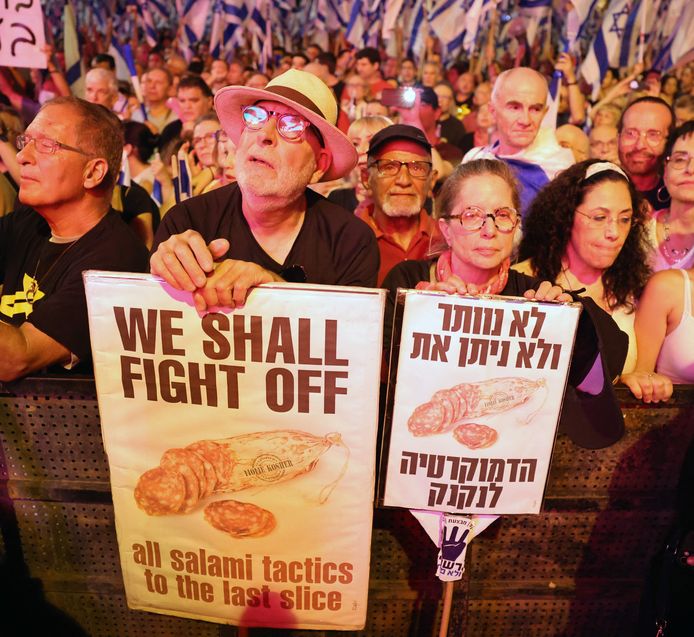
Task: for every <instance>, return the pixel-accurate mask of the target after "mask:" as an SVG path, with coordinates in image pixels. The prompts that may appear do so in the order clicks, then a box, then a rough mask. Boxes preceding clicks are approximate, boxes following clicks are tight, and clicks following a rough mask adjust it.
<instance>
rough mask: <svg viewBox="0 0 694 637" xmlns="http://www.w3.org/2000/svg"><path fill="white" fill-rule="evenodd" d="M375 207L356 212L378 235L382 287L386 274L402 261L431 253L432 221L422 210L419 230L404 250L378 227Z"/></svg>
mask: <svg viewBox="0 0 694 637" xmlns="http://www.w3.org/2000/svg"><path fill="white" fill-rule="evenodd" d="M373 213H374V206H373V204H370V205H368V206H360V207H359V208H357V210H356V211H355V214H356V216H357V217H359V218H360V219H361V220H362V221H364V222H366V223H367V224H368V226H369V227H370V228H371V229H372V230H373V231H374V234H375V235H376V242H377V243H378V251H379V253H380V254H381V267H380V268H379V269H378V285H381V282H382V281H383V279H385V277H386V274H388V272H390V270H391V268H393V267H394V266H396V265H397V264H398V263H400V262H401V261H408V260H411V259H424V258H426V256H427V252H428V251H429V237H430V236H431V228H432V220H431V217H430V216H429V215H428V214H427V212H426V210H424V209H422V210H421V211H420V213H419V229H418V230H417V234H416V235H415V236H414V237H413V238H412V240H411V241H410V245H409V246H408V247H407V249H406V250H403V249H402V247H401V246H400V245H398V244H397V243H396V242H395V241H393V239H392V238H391V237H390V236H389V235H387V234H385V233H384V232H383V230H381V228H380V227H379V226H378V224H377V223H376V220H375V219H374V217H373Z"/></svg>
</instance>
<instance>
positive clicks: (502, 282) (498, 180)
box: [383, 159, 571, 301]
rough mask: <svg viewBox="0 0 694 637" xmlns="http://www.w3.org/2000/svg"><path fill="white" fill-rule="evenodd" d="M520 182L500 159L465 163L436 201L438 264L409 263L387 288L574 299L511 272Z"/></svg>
mask: <svg viewBox="0 0 694 637" xmlns="http://www.w3.org/2000/svg"><path fill="white" fill-rule="evenodd" d="M519 206H520V199H519V194H518V187H517V182H516V179H515V177H514V176H513V174H512V173H511V171H510V169H509V168H508V166H506V164H504V163H503V162H501V161H497V160H491V159H478V160H474V161H470V162H467V163H464V164H460V165H459V166H458V168H456V170H455V171H454V172H453V174H452V175H451V176H450V177H449V178H448V179H447V180H446V181H445V182H444V184H443V186H442V188H441V191H440V193H439V195H438V197H437V199H436V219H437V220H438V227H439V230H440V232H441V235H442V236H443V239H444V240H445V243H446V248H445V249H444V251H443V252H442V254H441V255H440V256H439V257H438V258H436V259H434V260H433V261H429V260H426V261H404V262H403V263H400V264H398V265H397V266H395V267H394V268H393V269H392V270H391V271H390V272H389V274H388V275H387V276H386V278H385V280H384V282H383V287H385V288H387V289H389V290H392V291H395V290H396V289H397V288H398V287H404V288H407V287H410V288H413V287H417V288H419V289H428V290H441V291H444V292H449V293H460V294H505V295H523V294H526V293H527V294H526V295H527V296H528V297H529V298H537V299H539V300H556V299H559V300H563V301H570V300H571V297H570V296H569V295H568V294H563V290H562V289H561V288H560V287H558V286H556V285H553V284H552V283H549V282H548V281H544V282H543V283H542V284H540V285H539V287H538V289H537V292H533V291H532V287H533V286H534V285H536V284H537V283H538V282H537V281H534V280H533V279H531V278H530V277H528V276H525V275H522V274H519V273H518V272H514V271H512V270H510V265H511V253H512V251H513V242H514V236H515V235H516V233H517V232H518V231H519V227H520V213H519V212H518V208H519Z"/></svg>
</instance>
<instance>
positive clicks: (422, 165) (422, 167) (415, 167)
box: [368, 159, 432, 179]
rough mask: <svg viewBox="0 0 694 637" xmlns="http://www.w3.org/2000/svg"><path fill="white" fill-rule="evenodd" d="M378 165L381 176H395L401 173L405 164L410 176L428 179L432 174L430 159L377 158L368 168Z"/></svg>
mask: <svg viewBox="0 0 694 637" xmlns="http://www.w3.org/2000/svg"><path fill="white" fill-rule="evenodd" d="M373 166H375V167H376V170H377V171H378V176H379V177H395V176H396V175H398V174H400V170H401V169H402V167H403V166H405V167H406V168H407V172H408V173H409V175H410V177H413V178H414V179H426V178H427V177H428V176H429V175H430V174H431V168H432V163H431V162H430V161H422V160H414V161H397V160H396V159H376V160H374V161H372V162H370V163H369V164H368V168H372V167H373Z"/></svg>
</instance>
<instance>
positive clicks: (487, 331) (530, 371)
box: [383, 290, 580, 515]
mask: <svg viewBox="0 0 694 637" xmlns="http://www.w3.org/2000/svg"><path fill="white" fill-rule="evenodd" d="M399 297H400V298H402V297H404V299H405V301H404V310H402V329H401V334H400V338H399V340H396V341H395V342H397V343H399V358H398V364H397V376H396V381H395V390H394V402H393V407H392V413H391V416H392V418H391V428H390V443H389V447H388V454H387V472H386V477H385V488H384V497H383V503H384V504H385V505H387V506H400V507H407V508H410V509H423V510H430V511H442V512H447V513H457V514H461V513H466V514H495V515H500V514H505V513H517V514H520V513H537V512H539V510H540V505H541V503H542V494H543V492H544V486H545V482H546V479H547V472H548V470H549V462H550V458H551V453H552V446H553V443H554V437H555V433H556V428H557V423H558V420H559V414H560V409H561V403H562V397H563V395H564V389H565V386H566V379H567V373H568V366H569V362H570V359H571V351H572V346H573V342H574V335H575V331H576V327H577V324H578V316H579V312H580V306H578V304H568V305H567V304H553V303H538V302H534V301H527V300H524V299H514V298H508V297H460V296H451V295H446V294H442V293H437V292H419V291H413V290H410V291H402V292H399ZM401 308H402V305H400V304H399V305H398V308H397V311H400V310H401ZM398 322H399V321H398ZM396 339H397V336H396ZM391 378H392V376H391ZM391 391H392V386H391V387H390V388H389V393H390V392H391Z"/></svg>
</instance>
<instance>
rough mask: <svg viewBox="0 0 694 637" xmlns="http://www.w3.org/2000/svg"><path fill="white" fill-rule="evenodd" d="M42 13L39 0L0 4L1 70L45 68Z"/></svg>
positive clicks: (9, 1)
mask: <svg viewBox="0 0 694 637" xmlns="http://www.w3.org/2000/svg"><path fill="white" fill-rule="evenodd" d="M45 44H46V39H45V34H44V30H43V11H42V10H41V3H40V2H38V0H36V1H35V0H5V2H2V3H0V66H21V67H27V68H32V69H45V68H46V65H47V63H46V54H45V53H43V52H42V51H41V49H42V48H43V46H44V45H45Z"/></svg>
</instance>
